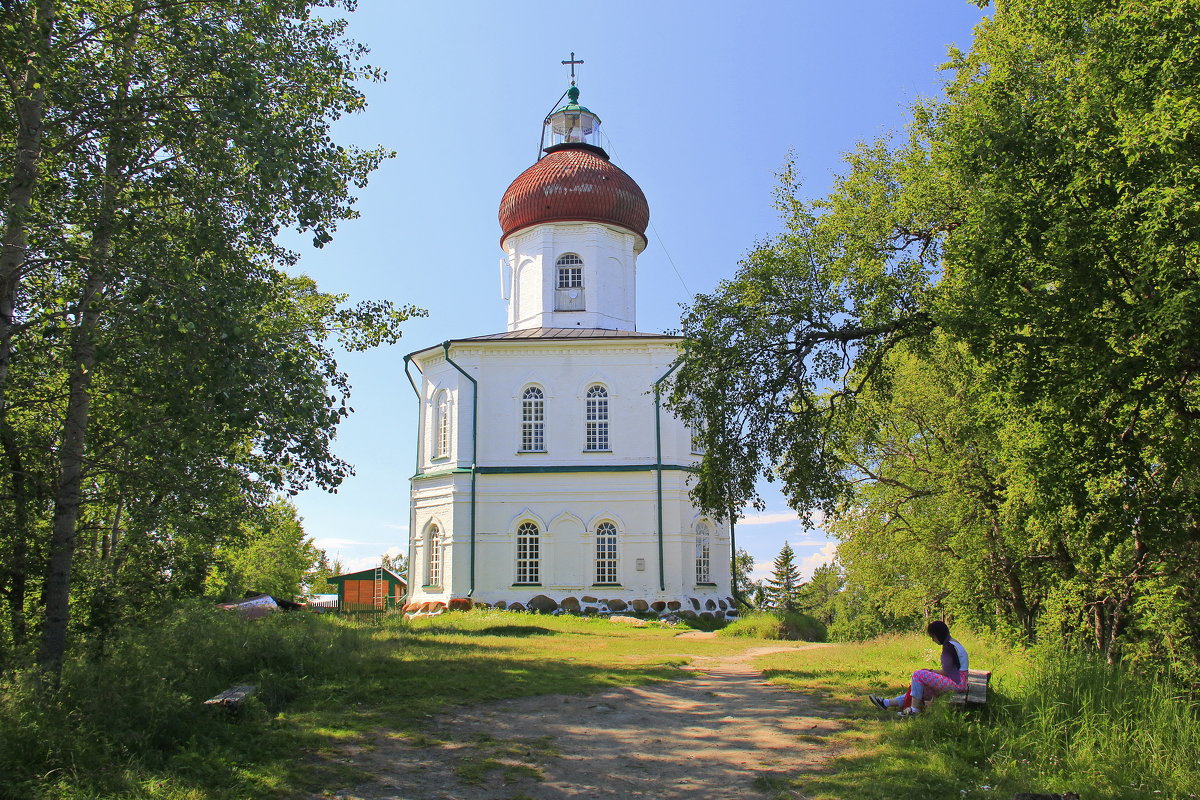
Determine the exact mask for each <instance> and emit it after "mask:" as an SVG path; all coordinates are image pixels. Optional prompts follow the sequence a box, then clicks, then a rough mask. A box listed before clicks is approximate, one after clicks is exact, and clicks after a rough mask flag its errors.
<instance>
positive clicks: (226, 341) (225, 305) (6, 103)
mask: <svg viewBox="0 0 1200 800" xmlns="http://www.w3.org/2000/svg"><path fill="white" fill-rule="evenodd" d="M321 8H325V9H329V8H332V9H340V10H342V11H351V10H353V3H349V2H339V1H337V0H335V1H334V2H293V0H264V2H259V3H244V2H239V1H235V0H217V1H216V2H208V3H204V4H201V5H199V6H192V5H180V4H179V3H176V2H167V1H165V0H148V2H139V3H136V4H130V3H127V2H108V0H104V1H102V2H101V1H99V0H97V2H80V3H52V2H47V1H46V0H38V1H37V2H30V3H4V4H3V8H0V26H2V27H3V29H4V30H5V31H6V35H5V36H4V37H2V38H0V55H3V57H4V63H5V64H12V65H18V66H15V67H14V69H16V70H17V72H15V73H12V74H10V79H9V80H7V81H5V83H4V85H3V88H2V89H0V184H2V185H3V187H4V192H3V193H2V194H0V196H2V197H3V198H4V200H3V208H0V220H3V228H4V230H3V237H4V245H5V246H4V248H3V249H2V251H0V307H4V308H5V309H8V310H6V311H5V312H4V314H3V315H0V464H2V465H3V469H2V470H0V487H2V491H0V497H3V501H0V556H3V558H2V559H0V563H2V564H3V567H2V568H0V594H3V596H4V597H5V601H6V604H7V608H6V609H5V611H6V614H5V615H4V616H5V622H4V623H3V624H0V639H2V640H3V643H2V644H0V656H3V655H4V654H5V653H9V654H10V655H8V656H7V657H6V658H5V662H3V663H0V667H2V666H5V665H7V664H10V663H14V662H16V661H21V660H23V659H25V658H26V657H27V654H28V652H29V649H30V638H31V636H30V629H31V627H32V626H33V625H36V624H38V623H39V622H40V623H44V629H43V630H44V635H43V645H42V648H41V650H42V653H41V658H42V661H43V663H44V664H45V665H46V666H47V667H48V668H50V669H51V670H54V669H55V667H56V666H57V665H58V664H60V663H61V662H62V659H63V656H64V646H65V634H66V626H67V625H68V620H69V621H70V624H71V626H72V629H73V631H74V632H75V633H77V634H78V633H86V632H96V631H103V630H108V629H111V628H112V627H113V626H114V625H116V624H118V623H119V622H120V620H121V619H122V617H123V616H124V615H126V614H134V615H136V614H137V613H139V612H140V610H141V607H142V606H143V605H153V604H154V603H162V602H164V601H167V600H169V599H172V598H175V597H178V596H180V595H186V594H195V593H197V592H199V591H201V590H202V588H203V585H204V580H205V576H206V575H207V574H208V573H209V571H210V570H211V569H212V567H213V566H214V561H215V557H214V554H215V553H216V551H217V549H218V547H219V546H220V545H221V544H222V543H223V542H224V541H225V540H226V539H228V538H230V537H231V536H233V537H234V538H236V536H235V534H236V532H237V531H239V530H240V529H241V528H242V526H243V525H246V524H253V519H254V517H255V516H256V514H257V513H258V512H257V511H255V509H256V508H260V507H262V506H264V505H266V504H267V503H268V502H269V501H270V498H271V497H272V496H274V495H275V494H276V493H280V492H295V491H297V490H299V489H301V488H303V487H306V486H319V487H322V488H326V489H333V488H334V487H336V486H337V485H338V483H339V482H340V481H341V480H342V479H343V478H344V477H345V476H346V475H348V474H350V471H351V468H350V466H349V465H348V464H346V463H345V462H344V461H343V460H341V459H340V458H338V457H337V456H336V454H335V453H334V452H333V450H332V440H333V437H334V432H335V430H336V427H337V425H338V423H339V422H340V421H341V420H342V419H344V418H345V417H346V416H347V415H348V414H349V413H350V407H349V404H348V397H349V382H348V379H347V377H346V375H345V374H344V373H343V372H342V371H341V370H340V369H339V368H338V365H337V363H336V360H335V357H334V355H335V347H337V346H341V347H344V348H346V349H350V350H355V349H362V348H364V347H370V346H375V345H377V344H382V343H390V342H394V341H395V340H396V339H397V338H398V336H399V328H398V325H399V323H400V322H402V321H403V320H404V319H406V318H407V317H409V316H412V315H414V314H420V313H423V312H421V311H420V310H418V309H413V308H409V307H400V306H394V305H393V304H392V303H390V302H386V301H375V302H365V303H359V304H348V303H347V302H346V301H347V298H346V297H344V296H340V295H331V294H327V293H323V292H321V291H319V290H318V288H317V287H316V285H315V284H314V283H313V282H312V280H311V279H309V278H307V277H304V276H297V275H294V274H291V268H292V267H294V265H295V264H296V261H297V259H298V258H299V256H298V254H297V253H294V252H291V251H289V250H287V249H285V248H283V247H282V246H280V245H279V244H278V242H277V239H276V237H277V236H278V234H279V233H280V232H281V231H282V230H283V229H285V228H290V229H294V230H297V231H303V232H308V233H310V234H311V235H312V238H313V242H314V244H315V245H316V246H322V245H324V244H325V243H327V242H329V241H330V240H331V238H332V235H333V233H334V231H335V230H336V228H337V225H338V224H339V223H340V222H341V221H342V220H346V219H352V218H354V217H355V216H356V211H355V210H354V208H353V205H354V202H355V198H354V196H353V194H352V187H358V188H361V187H362V186H364V185H365V184H366V181H367V179H368V176H369V175H370V173H371V172H372V171H373V170H374V169H375V168H376V167H377V166H378V164H379V163H380V162H381V160H382V159H384V158H386V157H387V156H388V153H387V152H386V151H384V150H383V149H380V148H376V149H372V150H360V149H358V148H353V147H345V146H343V145H339V144H337V143H336V142H335V141H334V140H333V138H332V135H331V124H332V122H333V121H334V120H335V119H337V118H339V117H340V116H342V115H343V114H348V113H355V112H357V111H359V110H361V109H362V108H363V107H364V105H365V99H364V95H363V93H362V91H361V89H360V88H359V83H360V81H371V80H379V79H381V78H382V73H381V72H380V71H379V70H377V69H376V68H374V67H371V66H370V65H367V64H365V63H364V62H363V59H364V57H365V54H366V51H365V49H364V48H362V47H361V46H360V45H358V44H357V43H355V42H353V41H351V40H348V39H346V38H345V32H346V25H347V22H346V20H345V19H342V18H340V16H339V15H338V14H328V15H327V14H320V13H315V12H316V11H317V10H318V9H321ZM46 575H49V576H50V579H49V580H44V579H43V576H46ZM285 583H290V581H285ZM281 586H282V584H281ZM68 601H70V602H68ZM39 613H40V614H41V615H42V617H43V618H42V619H38V614H39ZM31 615H32V618H31Z"/></svg>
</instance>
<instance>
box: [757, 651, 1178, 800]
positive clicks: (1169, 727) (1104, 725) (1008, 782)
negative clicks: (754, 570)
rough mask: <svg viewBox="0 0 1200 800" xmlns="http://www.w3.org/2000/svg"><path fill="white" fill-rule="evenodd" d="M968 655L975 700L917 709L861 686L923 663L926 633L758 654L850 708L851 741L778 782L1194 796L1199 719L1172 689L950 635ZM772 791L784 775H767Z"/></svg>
mask: <svg viewBox="0 0 1200 800" xmlns="http://www.w3.org/2000/svg"><path fill="white" fill-rule="evenodd" d="M959 638H960V640H961V641H963V643H964V645H965V646H966V647H967V650H968V652H969V653H970V654H971V663H972V664H973V665H974V666H975V667H977V668H982V669H991V670H992V671H993V675H992V685H991V690H990V693H989V701H988V705H987V707H986V708H983V709H973V710H968V711H966V712H956V711H952V710H951V709H950V708H949V706H948V705H947V704H946V703H944V702H938V703H934V704H933V706H932V707H931V708H930V709H929V711H927V712H926V713H925V714H923V715H922V716H921V717H918V718H916V719H899V718H897V717H896V716H895V715H893V714H891V713H887V714H884V713H883V712H880V711H878V710H877V709H875V708H874V707H873V706H870V705H869V704H867V703H866V702H865V695H866V694H868V693H871V692H874V693H880V694H895V693H899V691H901V689H902V687H903V685H904V683H905V680H906V678H907V677H908V676H909V674H911V672H912V670H914V669H919V668H921V667H926V666H934V664H935V662H936V654H937V652H936V649H935V647H934V646H933V645H932V643H931V642H930V641H929V640H928V638H923V637H918V636H905V637H890V638H884V639H877V640H875V641H872V642H866V643H863V644H855V645H839V646H835V647H828V648H822V649H818V650H802V651H796V652H793V653H787V654H779V655H773V656H768V657H766V658H764V659H763V660H762V661H761V662H759V663H760V665H761V666H764V667H765V668H766V670H767V674H768V676H769V677H770V679H771V680H773V681H775V682H777V683H780V684H783V685H784V686H787V687H789V688H794V689H796V690H798V691H805V692H816V693H817V694H818V695H823V696H824V698H825V699H826V702H827V703H828V704H829V705H831V706H836V707H840V708H845V707H847V706H849V707H851V708H853V709H855V711H853V712H852V714H853V716H854V717H855V718H856V719H855V721H854V723H853V724H852V726H851V728H850V729H849V730H848V731H847V732H846V733H845V734H842V736H843V739H844V741H846V742H847V743H849V744H850V749H849V751H848V752H847V753H846V754H844V755H843V756H841V757H839V758H838V759H836V760H835V761H834V763H833V764H832V765H830V768H829V769H827V770H825V771H822V772H820V773H812V774H805V775H796V776H794V777H793V778H792V779H791V780H790V781H789V782H788V787H789V788H790V789H796V790H801V791H803V792H804V794H805V795H806V796H809V797H813V798H822V799H827V798H861V799H862V800H875V799H876V798H878V800H884V799H885V798H887V800H893V799H895V800H905V798H913V800H916V798H922V799H924V798H930V797H957V798H972V797H975V798H985V797H986V798H1007V797H1011V796H1012V795H1013V794H1014V793H1015V792H1020V791H1025V792H1038V791H1040V792H1064V791H1075V792H1078V793H1079V794H1080V795H1081V796H1082V797H1086V798H1089V800H1118V798H1119V799H1122V800H1124V799H1125V798H1130V799H1132V798H1167V797H1173V798H1186V797H1196V796H1200V778H1198V777H1197V776H1198V775H1200V720H1198V719H1197V714H1196V711H1197V709H1196V706H1195V705H1194V704H1193V703H1191V702H1190V701H1188V700H1187V699H1186V698H1185V697H1184V696H1182V693H1180V692H1177V691H1172V690H1171V688H1170V687H1168V686H1165V685H1163V684H1160V683H1156V682H1155V681H1152V680H1149V679H1147V678H1145V677H1143V676H1137V675H1130V674H1128V673H1125V672H1122V671H1120V670H1117V669H1114V668H1112V667H1109V666H1107V665H1103V664H1097V663H1095V662H1093V661H1091V660H1089V659H1086V658H1083V657H1078V656H1068V655H1064V654H1057V655H1053V656H1049V657H1040V658H1034V657H1032V656H1031V655H1030V654H1028V653H1026V652H1023V651H1016V650H1008V649H1005V648H1002V647H998V646H996V645H995V644H993V643H990V642H988V641H986V640H984V639H981V638H977V637H973V636H969V635H963V636H961V637H959ZM774 788H775V789H780V788H782V787H774Z"/></svg>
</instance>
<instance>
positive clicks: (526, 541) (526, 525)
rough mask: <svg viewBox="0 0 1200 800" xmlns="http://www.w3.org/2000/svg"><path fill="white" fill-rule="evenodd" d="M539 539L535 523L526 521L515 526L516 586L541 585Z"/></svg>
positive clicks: (540, 533) (539, 535)
mask: <svg viewBox="0 0 1200 800" xmlns="http://www.w3.org/2000/svg"><path fill="white" fill-rule="evenodd" d="M541 538H542V532H541V529H540V528H538V526H537V523H535V522H530V521H528V520H526V521H524V522H522V523H521V524H520V525H518V526H517V558H516V567H517V580H516V583H517V584H520V585H524V586H541V585H542V570H541V555H542V547H541Z"/></svg>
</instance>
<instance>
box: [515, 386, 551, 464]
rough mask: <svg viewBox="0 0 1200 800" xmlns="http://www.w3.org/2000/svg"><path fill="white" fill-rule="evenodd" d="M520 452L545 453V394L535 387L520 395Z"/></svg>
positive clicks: (530, 387)
mask: <svg viewBox="0 0 1200 800" xmlns="http://www.w3.org/2000/svg"><path fill="white" fill-rule="evenodd" d="M520 452H522V453H544V452H546V393H545V392H543V391H542V390H541V388H539V387H537V386H527V387H526V388H525V391H524V392H522V393H521V448H520Z"/></svg>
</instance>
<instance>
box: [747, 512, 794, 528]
mask: <svg viewBox="0 0 1200 800" xmlns="http://www.w3.org/2000/svg"><path fill="white" fill-rule="evenodd" d="M799 521H800V517H799V516H797V515H796V512H795V511H780V512H776V513H773V514H751V515H750V516H748V517H745V518H744V519H739V520H738V522H737V524H738V525H775V524H776V523H779V522H799Z"/></svg>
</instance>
